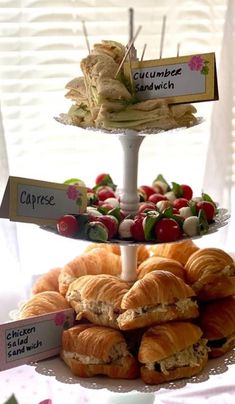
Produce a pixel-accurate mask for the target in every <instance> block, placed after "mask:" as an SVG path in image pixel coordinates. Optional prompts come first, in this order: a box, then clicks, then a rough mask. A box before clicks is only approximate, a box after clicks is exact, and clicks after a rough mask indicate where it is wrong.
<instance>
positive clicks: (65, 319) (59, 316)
mask: <svg viewBox="0 0 235 404" xmlns="http://www.w3.org/2000/svg"><path fill="white" fill-rule="evenodd" d="M54 322H55V325H57V326H58V327H59V326H63V329H64V330H67V329H68V328H69V327H70V320H69V316H66V315H65V314H64V313H63V312H62V313H56V315H55V317H54Z"/></svg>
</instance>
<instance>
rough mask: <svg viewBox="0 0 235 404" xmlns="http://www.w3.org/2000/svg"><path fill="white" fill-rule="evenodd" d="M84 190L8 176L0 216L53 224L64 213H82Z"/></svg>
mask: <svg viewBox="0 0 235 404" xmlns="http://www.w3.org/2000/svg"><path fill="white" fill-rule="evenodd" d="M86 205H87V194H86V188H85V187H81V186H79V185H76V184H73V185H68V184H57V183H53V182H46V181H40V180H33V179H28V178H21V177H9V179H8V183H7V186H6V189H5V193H4V196H3V200H2V204H1V207H0V217H2V218H9V219H10V220H12V221H17V222H29V223H35V224H40V225H51V224H56V223H57V221H58V219H59V218H60V217H61V216H63V215H64V214H67V213H68V212H69V213H70V214H80V213H84V212H85V210H86Z"/></svg>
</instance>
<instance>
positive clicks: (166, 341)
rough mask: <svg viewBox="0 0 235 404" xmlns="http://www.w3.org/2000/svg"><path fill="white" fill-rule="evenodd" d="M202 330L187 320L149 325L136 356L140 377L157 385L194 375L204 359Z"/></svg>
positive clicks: (202, 365)
mask: <svg viewBox="0 0 235 404" xmlns="http://www.w3.org/2000/svg"><path fill="white" fill-rule="evenodd" d="M201 337H202V330H201V329H200V328H199V327H198V326H196V325H194V324H192V323H189V322H172V323H167V324H162V325H156V326H154V327H151V328H150V329H148V330H147V331H146V333H145V334H144V335H143V337H142V340H141V344H140V348H139V355H138V359H139V362H140V363H141V364H142V366H141V368H140V372H141V378H142V379H143V381H144V382H145V383H147V384H160V383H164V382H168V381H171V380H176V379H182V378H188V377H191V376H194V375H197V374H198V373H200V372H201V370H202V369H203V368H204V367H205V365H206V364H207V361H208V348H207V346H206V340H205V339H203V338H201Z"/></svg>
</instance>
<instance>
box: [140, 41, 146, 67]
mask: <svg viewBox="0 0 235 404" xmlns="http://www.w3.org/2000/svg"><path fill="white" fill-rule="evenodd" d="M146 48H147V44H146V43H145V44H144V47H143V51H142V55H141V58H140V61H141V62H142V61H143V60H144V54H145V51H146Z"/></svg>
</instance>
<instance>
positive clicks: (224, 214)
mask: <svg viewBox="0 0 235 404" xmlns="http://www.w3.org/2000/svg"><path fill="white" fill-rule="evenodd" d="M229 218H230V214H229V213H228V210H227V209H224V208H219V209H218V213H217V215H216V217H215V221H214V222H213V223H212V224H210V225H209V230H208V232H207V233H206V234H203V235H198V236H195V237H186V236H185V237H183V238H181V239H180V240H177V241H176V242H175V241H172V243H177V242H180V241H183V240H196V239H200V238H201V237H204V236H208V235H210V234H213V233H216V232H217V231H218V230H219V229H221V228H222V227H224V226H226V225H227V224H228V220H229ZM41 229H43V230H46V231H49V232H52V233H55V234H57V235H58V236H60V237H63V236H61V235H60V234H59V233H58V231H57V229H56V228H55V227H50V226H41ZM70 238H72V239H77V240H80V241H86V242H92V241H91V240H88V239H82V238H79V237H70ZM95 242H96V243H98V242H97V241H95ZM104 243H109V244H110V243H112V244H120V245H132V246H133V245H139V244H146V245H148V244H149V245H152V244H160V243H157V241H156V240H155V241H141V242H137V241H134V240H133V241H132V240H120V239H111V240H108V241H107V242H104Z"/></svg>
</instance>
